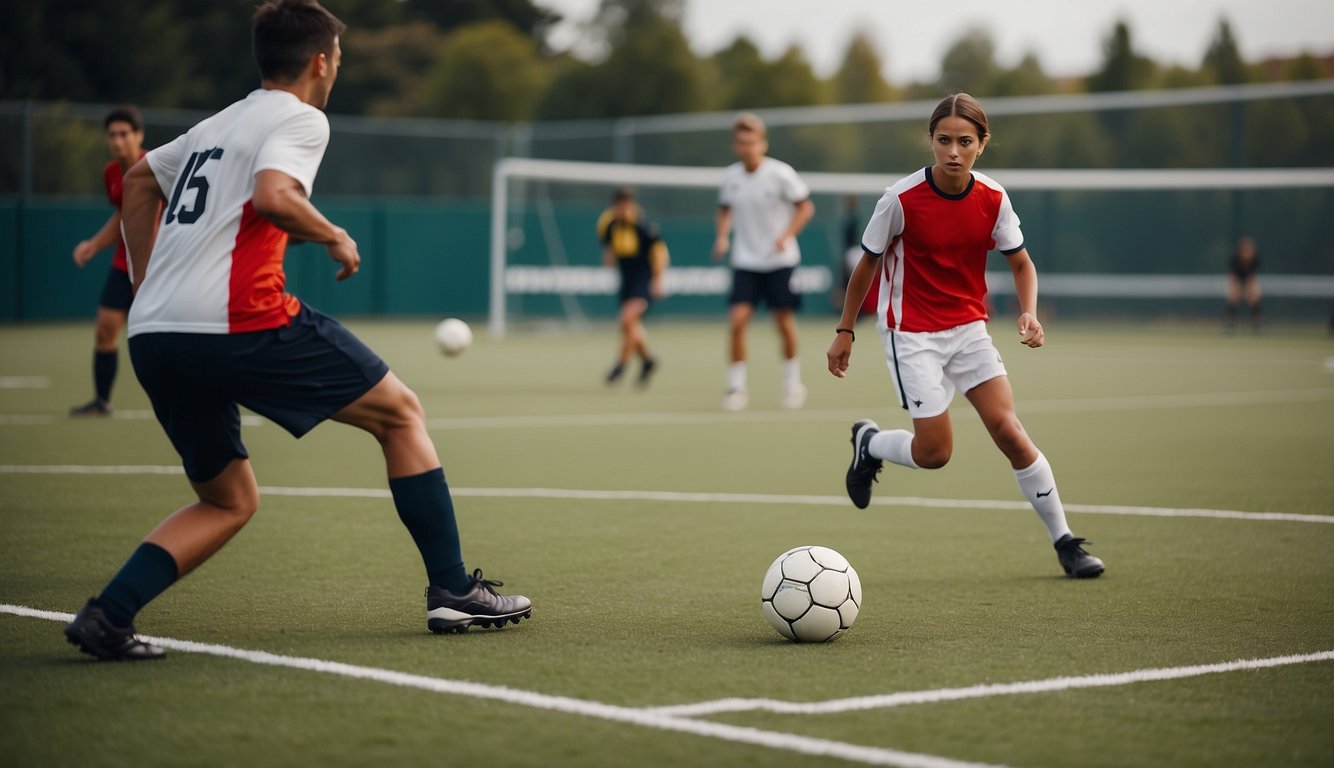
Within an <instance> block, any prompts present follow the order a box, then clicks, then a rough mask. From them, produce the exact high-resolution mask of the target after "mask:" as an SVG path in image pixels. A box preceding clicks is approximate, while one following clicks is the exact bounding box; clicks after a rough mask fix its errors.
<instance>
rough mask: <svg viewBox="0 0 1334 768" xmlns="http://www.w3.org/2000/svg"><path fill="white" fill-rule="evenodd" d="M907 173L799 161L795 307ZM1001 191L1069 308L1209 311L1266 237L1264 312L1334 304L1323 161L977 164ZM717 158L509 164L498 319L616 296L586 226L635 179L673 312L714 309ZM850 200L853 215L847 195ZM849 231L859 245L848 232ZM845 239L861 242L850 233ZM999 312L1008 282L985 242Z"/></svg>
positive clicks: (1296, 314)
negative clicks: (661, 253) (801, 198)
mask: <svg viewBox="0 0 1334 768" xmlns="http://www.w3.org/2000/svg"><path fill="white" fill-rule="evenodd" d="M911 170H912V169H910V168H909V169H904V171H903V173H902V174H880V173H877V174H832V173H802V176H803V178H804V179H805V180H806V182H807V183H808V184H809V185H810V187H811V189H812V199H813V200H814V202H815V206H816V215H815V219H814V220H813V221H812V222H811V224H810V225H809V226H808V227H807V228H806V230H805V232H803V233H802V235H801V238H800V244H801V248H802V267H803V270H804V272H803V274H802V276H801V277H800V278H799V280H800V281H801V285H802V286H803V289H804V292H805V293H806V294H807V296H806V302H807V304H806V309H807V311H810V312H815V313H822V312H823V313H833V312H834V311H836V308H837V307H838V306H840V305H841V304H840V302H841V293H840V290H841V285H842V283H841V279H842V275H843V269H844V263H845V262H844V260H845V258H846V251H847V249H848V246H849V243H848V241H847V235H846V234H845V233H846V230H847V229H848V217H849V216H851V217H852V218H853V220H854V221H853V227H852V228H853V230H854V231H855V236H856V237H858V238H859V237H860V233H861V230H862V229H863V228H864V226H865V222H866V220H867V219H868V218H869V217H870V214H871V212H872V210H873V209H874V206H875V201H876V200H877V199H878V197H879V196H880V194H881V193H882V192H883V189H884V188H885V187H886V186H888V185H889V184H891V183H892V182H893V181H895V180H896V179H897V178H898V176H899V175H906V174H907V173H908V172H910V171H911ZM977 170H979V171H981V172H983V173H986V174H987V175H989V176H992V177H993V178H995V179H996V180H997V181H999V182H1000V183H1001V184H1002V185H1004V186H1006V187H1007V190H1008V191H1009V192H1010V195H1011V198H1012V200H1013V203H1014V206H1015V209H1016V211H1018V213H1019V217H1020V219H1021V220H1022V221H1023V229H1024V234H1025V242H1026V245H1027V247H1028V249H1029V252H1030V254H1031V255H1032V257H1033V259H1034V261H1035V263H1036V264H1037V266H1038V269H1039V275H1040V280H1041V282H1042V285H1044V286H1046V287H1047V289H1045V290H1043V291H1042V299H1041V300H1042V307H1043V309H1044V311H1046V312H1049V313H1060V314H1062V315H1067V316H1106V315H1112V316H1146V315H1147V316H1149V317H1174V318H1197V319H1199V318H1211V317H1217V316H1218V315H1219V313H1220V312H1221V309H1222V303H1223V300H1224V295H1225V284H1224V271H1225V269H1226V266H1227V263H1228V260H1229V258H1230V256H1231V252H1232V248H1233V245H1234V243H1235V242H1236V241H1237V239H1238V238H1239V237H1241V236H1243V235H1247V236H1251V237H1254V238H1255V239H1256V240H1257V241H1258V242H1259V243H1260V244H1261V245H1260V249H1261V254H1262V256H1261V258H1262V272H1261V281H1262V285H1264V286H1265V292H1266V295H1267V298H1266V302H1265V308H1266V312H1267V313H1268V315H1269V316H1270V317H1273V318H1283V319H1287V320H1306V321H1311V320H1319V319H1322V318H1325V317H1327V316H1328V313H1329V311H1330V309H1331V308H1332V307H1334V277H1332V276H1334V241H1332V240H1330V239H1329V238H1328V237H1326V236H1325V233H1326V231H1327V228H1328V227H1327V212H1328V211H1329V210H1334V170H1326V169H1250V170H1246V169H1235V170H1234V169H1193V170H1189V169H1183V170H1175V171H1147V170H1133V171H1116V170H1094V169H1088V170H1065V171H1041V170H1028V169H1024V170H1007V169H990V168H978V169H977ZM720 177H721V168H720V167H703V166H701V167H669V166H651V165H630V164H609V163H606V164H600V163H570V162H554V161H531V160H523V159H513V160H507V161H505V162H504V163H502V164H501V165H500V166H498V171H497V175H496V178H497V187H496V191H497V194H496V195H495V196H494V197H493V207H492V216H493V227H495V229H493V242H492V248H493V250H492V259H493V262H492V270H493V275H496V276H498V277H497V280H498V282H497V283H493V292H492V315H491V321H492V324H493V329H499V330H501V331H503V325H504V323H505V322H506V321H507V319H509V318H514V319H519V318H528V319H533V318H542V319H551V318H556V319H563V320H566V321H582V320H584V319H586V318H588V317H598V316H603V317H607V316H610V315H611V314H612V313H614V311H615V308H616V301H615V290H616V279H615V275H614V274H613V273H612V271H611V270H604V269H602V268H601V266H600V265H601V259H602V254H601V246H600V244H599V243H598V242H597V240H596V237H595V234H594V223H595V222H596V221H597V218H598V215H599V214H600V213H601V211H603V210H604V209H605V208H606V206H607V201H608V197H609V195H610V193H611V191H612V190H613V189H615V188H616V187H618V186H621V185H627V184H628V185H632V186H634V187H635V188H636V189H637V193H638V199H639V202H640V203H641V205H642V206H643V208H644V210H645V211H646V213H647V216H648V218H649V219H651V220H653V221H656V222H658V223H659V224H660V225H661V227H662V232H663V237H664V239H665V240H666V242H667V244H668V247H669V249H670V251H671V253H672V271H671V272H670V273H669V280H668V286H669V292H671V291H670V289H671V288H675V289H676V290H675V295H674V296H672V297H671V298H669V299H667V300H665V301H664V302H663V303H662V305H661V307H662V310H661V311H663V312H665V313H670V314H694V313H718V312H720V311H721V310H722V306H723V303H724V299H725V293H726V290H727V286H728V276H727V273H726V269H725V268H724V267H722V266H720V265H719V264H717V263H715V262H714V261H713V260H712V258H711V249H712V245H713V240H714V217H715V215H716V211H717V206H718V203H717V180H718V179H719V178H720ZM849 200H851V201H852V202H853V203H854V207H853V208H852V209H851V212H849V208H848V207H847V206H848V201H849ZM858 242H859V241H858ZM851 245H852V246H853V247H856V245H857V243H852V244H851ZM988 271H989V273H990V274H989V276H988V278H989V279H988V282H989V284H990V286H991V292H992V294H993V297H992V298H993V302H994V303H995V304H996V306H997V309H998V310H1001V311H1007V304H1006V302H1007V301H1008V297H1009V296H1010V295H1011V294H1012V293H1013V282H1012V280H1011V279H1010V278H1009V271H1008V266H1007V264H1006V262H1005V260H1004V258H1003V257H1002V256H1000V254H998V253H993V254H992V255H991V257H990V261H989V264H988Z"/></svg>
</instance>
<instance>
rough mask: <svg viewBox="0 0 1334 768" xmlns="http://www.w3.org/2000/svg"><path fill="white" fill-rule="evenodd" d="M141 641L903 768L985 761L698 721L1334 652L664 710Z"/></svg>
mask: <svg viewBox="0 0 1334 768" xmlns="http://www.w3.org/2000/svg"><path fill="white" fill-rule="evenodd" d="M0 613H7V614H11V615H14V616H21V617H26V618H35V619H45V620H47V621H59V622H68V621H70V620H72V619H73V618H74V614H71V613H60V612H56V611H43V610H38V609H34V608H28V607H26V606H20V605H8V604H2V603H0ZM143 639H144V640H146V641H148V642H151V643H154V644H156V645H160V646H162V647H163V648H168V649H172V650H178V651H182V652H186V653H202V654H207V655H210V656H220V657H223V658H229V659H236V660H238V661H245V662H249V663H252V664H260V665H265V666H272V667H284V668H288V669H299V670H305V671H309V672H321V673H324V674H331V675H337V676H341V677H348V678H353V679H357V680H370V681H373V682H379V683H385V684H388V685H398V686H402V687H405V688H416V689H420V690H425V691H431V692H434V693H443V694H448V695H454V696H467V697H472V698H479V699H488V700H492V701H501V702H505V703H507V704H516V705H519V706H525V707H532V708H534V709H542V710H546V711H551V712H559V713H562V714H570V715H580V716H584V717H594V718H598V719H602V720H610V721H613V722H621V723H629V724H632V725H639V726H643V727H647V728H655V729H658V730H666V731H676V732H680V733H689V734H693V735H696V736H707V737H711V738H717V739H722V740H724V741H732V742H737V743H742V744H751V745H755V746H762V747H768V748H771V749H780V750H788V751H792V752H798V753H801V754H807V755H816V756H822V757H836V758H840V759H844V760H849V761H853V762H860V763H866V764H868V765H888V766H902V767H904V768H965V767H969V766H973V767H975V766H980V765H984V764H979V763H968V762H962V761H956V760H951V759H949V758H943V757H936V756H933V755H922V754H916V753H912V752H901V751H898V750H892V749H884V748H879V747H865V746H859V745H856V744H849V743H846V742H839V741H831V740H827V739H818V738H811V737H806V736H798V735H794V734H787V733H777V732H773V731H764V730H760V729H757V728H747V727H742V726H733V725H726V724H722V723H714V722H707V721H698V720H694V719H692V718H694V717H700V716H704V715H714V714H722V713H730V712H749V711H756V710H762V711H767V712H773V713H777V714H808V715H827V714H840V713H845V712H853V711H862V710H869V709H887V708H892V707H903V706H911V705H917V704H937V703H941V702H949V701H962V700H965V699H980V698H990V697H996V696H1014V695H1021V694H1034V693H1053V692H1059V691H1068V690H1075V689H1081V688H1108V687H1117V686H1123V685H1133V684H1136V683H1144V682H1157V681H1163V680H1180V679H1184V678H1189V677H1200V676H1203V675H1212V674H1221V673H1225V672H1238V671H1245V670H1261V669H1272V668H1275V667H1284V666H1292V665H1296V664H1310V663H1316V662H1323V661H1334V651H1321V652H1318V653H1306V654H1294V655H1288V656H1274V657H1270V658H1263V659H1238V660H1236V661H1230V662H1221V663H1216V664H1198V665H1192V666H1183V667H1162V668H1157V669H1139V670H1134V671H1131V672H1119V673H1110V674H1098V675H1084V676H1080V677H1056V678H1050V679H1046V680H1028V681H1023V682H1017V683H993V684H985V685H974V686H969V687H966V688H938V689H935V690H926V691H905V692H901V693H892V694H884V695H878V696H858V697H852V698H844V699H832V700H827V701H821V702H809V703H801V702H788V701H778V700H774V699H740V698H731V699H718V700H715V701H705V702H699V703H696V704H684V705H677V706H666V707H623V706H618V705H614V704H603V703H601V702H596V701H587V700H584V699H575V698H570V697H568V696H552V695H549V694H542V693H536V692H533V691H524V690H520V689H515V688H507V687H505V686H496V685H487V684H484V683H473V682H468V681H465V680H449V679H444V678H435V677H426V676H423V675H414V674H409V673H406V672H396V671H393V670H388V669H380V668H377V667H364V666H359V665H355V664H344V663H341V662H335V661H325V660H323V659H311V658H304V657H299V656H283V655H279V654H274V653H268V652H266V651H250V650H245V649H241V648H233V647H231V646H226V645H215V644H211V643H198V642H194V641H191V640H177V639H173V638H165V637H150V636H143Z"/></svg>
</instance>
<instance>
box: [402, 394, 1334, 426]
mask: <svg viewBox="0 0 1334 768" xmlns="http://www.w3.org/2000/svg"><path fill="white" fill-rule="evenodd" d="M1322 400H1334V388H1315V389H1280V390H1262V391H1252V392H1206V393H1192V394H1183V395H1142V396H1134V395H1132V396H1122V397H1092V398H1077V399H1068V400H1024V401H1020V402H1018V403H1017V405H1016V408H1017V410H1018V412H1019V414H1020V415H1021V416H1022V415H1023V414H1026V413H1103V412H1108V411H1136V410H1142V409H1160V408H1191V407H1196V408H1217V407H1230V406H1238V405H1261V404H1266V403H1309V402H1319V401H1322ZM892 407H893V404H892V403H890V402H886V403H885V404H884V405H883V406H879V407H877V408H861V409H854V408H825V409H810V410H801V411H788V410H781V411H780V410H768V411H766V410H757V411H742V412H740V413H724V412H722V411H708V412H700V411H685V412H679V413H674V412H670V411H641V412H631V413H582V414H580V413H561V414H547V415H531V416H514V415H504V416H458V417H452V418H436V419H427V420H426V426H427V427H428V428H429V429H433V430H437V431H446V430H467V429H492V428H494V429H523V428H539V427H622V426H693V425H699V424H740V423H749V424H756V423H769V422H793V421H836V420H838V419H857V418H861V417H863V416H865V415H866V413H867V411H871V410H878V409H886V410H889V409H892ZM952 410H955V411H958V412H959V413H960V414H970V413H972V408H971V406H969V405H968V404H967V403H956V404H955V406H954V408H953V409H952Z"/></svg>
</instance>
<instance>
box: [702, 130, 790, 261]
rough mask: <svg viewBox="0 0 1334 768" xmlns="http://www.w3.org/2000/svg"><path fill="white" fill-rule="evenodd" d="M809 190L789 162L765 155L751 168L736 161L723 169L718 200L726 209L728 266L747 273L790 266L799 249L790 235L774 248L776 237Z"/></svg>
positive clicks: (788, 222)
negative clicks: (728, 217)
mask: <svg viewBox="0 0 1334 768" xmlns="http://www.w3.org/2000/svg"><path fill="white" fill-rule="evenodd" d="M810 196H811V191H810V189H809V188H808V187H807V186H806V182H804V181H802V180H801V177H800V176H798V175H797V172H796V171H795V170H794V169H793V168H792V166H790V165H788V164H787V163H785V162H783V161H782V160H775V159H773V158H772V157H766V158H764V159H763V160H761V161H760V165H759V167H758V168H756V169H755V170H754V171H747V170H746V166H745V165H743V164H741V163H740V162H736V163H732V164H731V165H729V166H727V168H726V169H725V170H724V171H723V184H722V189H721V190H720V192H719V196H718V202H719V204H720V205H723V206H724V207H726V208H729V209H730V210H731V211H732V230H733V235H732V266H733V267H735V268H736V269H745V270H748V271H751V272H773V271H774V270H777V269H783V268H785V267H795V266H797V264H799V263H800V262H801V250H800V249H799V248H798V247H797V239H796V238H795V237H794V238H792V240H791V241H790V242H789V243H788V244H787V247H786V248H785V249H784V250H782V251H779V250H778V249H777V247H776V246H777V243H778V238H779V236H780V235H782V234H783V233H784V232H785V231H787V228H788V226H789V225H791V224H792V217H793V216H795V215H796V204H797V203H800V202H802V201H804V200H807V199H809V198H810Z"/></svg>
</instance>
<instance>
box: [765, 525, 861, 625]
mask: <svg viewBox="0 0 1334 768" xmlns="http://www.w3.org/2000/svg"><path fill="white" fill-rule="evenodd" d="M861 606H862V582H861V579H859V578H858V577H857V571H855V570H853V568H852V565H851V564H850V563H848V560H847V558H845V557H843V556H842V555H840V554H839V553H837V552H835V551H834V550H832V549H830V548H828V547H796V548H795V549H789V550H788V551H786V552H784V553H783V554H781V555H779V556H778V559H777V560H774V562H773V565H771V566H769V570H768V572H767V573H765V574H764V583H763V584H761V585H760V607H761V608H762V609H763V611H764V618H765V619H767V620H768V621H769V623H770V624H772V625H773V628H774V629H776V630H778V634H780V635H782V636H783V637H786V638H787V639H789V640H791V641H793V642H797V643H823V642H826V641H828V640H833V639H834V638H836V637H838V636H839V635H841V634H843V633H844V632H847V631H848V629H849V628H850V627H851V626H852V622H854V621H856V620H857V614H858V612H860V611H861Z"/></svg>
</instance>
